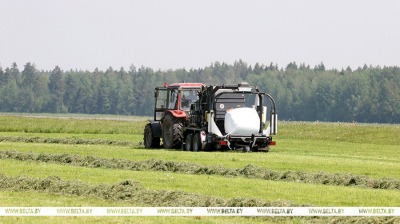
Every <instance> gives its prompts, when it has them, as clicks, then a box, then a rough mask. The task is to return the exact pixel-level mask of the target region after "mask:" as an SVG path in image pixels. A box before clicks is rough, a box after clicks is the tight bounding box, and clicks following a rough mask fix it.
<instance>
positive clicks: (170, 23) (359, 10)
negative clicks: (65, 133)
mask: <svg viewBox="0 0 400 224" xmlns="http://www.w3.org/2000/svg"><path fill="white" fill-rule="evenodd" d="M239 59H242V60H243V61H245V62H247V63H249V64H251V65H254V64H255V63H256V62H259V63H260V64H269V63H270V62H271V61H272V62H274V63H275V62H277V63H278V64H279V66H280V67H284V66H286V65H287V64H288V63H289V62H291V61H296V62H297V63H298V64H299V63H303V62H305V63H306V64H310V65H311V66H312V67H313V66H314V65H316V64H319V63H320V62H321V61H322V62H324V64H325V66H326V67H327V68H333V67H334V68H338V69H341V68H342V67H344V68H346V67H347V66H348V65H350V66H351V67H352V68H353V69H355V68H357V67H358V66H363V65H364V63H366V64H367V65H370V64H372V65H374V66H375V65H380V66H384V65H386V66H395V65H396V66H400V1H395V0H393V1H382V0H380V1H367V0H363V1H361V0H359V1H349V0H345V1H338V0H335V1H322V0H307V1H265V0H253V1H249V0H246V1H244V0H243V1H234V0H219V1H217V0H212V1H206V0H201V1H200V0H199V1H190V0H182V1H175V0H174V1H172V0H163V1H162V0H160V1H149V0H144V1H134V0H112V1H111V0H110V1H104V0H0V63H1V66H2V67H3V68H5V67H9V66H11V63H12V62H17V64H18V67H19V68H20V69H21V70H22V69H23V65H24V64H26V63H27V62H33V63H35V64H36V67H37V68H38V69H45V70H47V69H53V68H54V67H55V66H56V65H58V66H60V67H61V68H62V69H63V70H69V69H71V68H72V69H83V70H86V69H87V70H89V71H93V70H94V69H95V68H96V67H98V68H99V69H101V70H104V69H107V68H108V67H109V66H112V67H113V68H114V69H119V68H120V67H121V66H123V67H125V69H126V70H127V69H128V68H129V65H130V64H132V63H133V64H134V65H135V66H136V67H138V66H141V65H144V66H146V67H147V66H148V67H152V68H154V69H161V70H166V69H177V68H183V67H185V68H186V69H190V68H200V67H205V66H208V65H210V64H211V62H215V61H219V62H227V63H233V62H234V61H235V60H239Z"/></svg>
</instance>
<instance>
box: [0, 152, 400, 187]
mask: <svg viewBox="0 0 400 224" xmlns="http://www.w3.org/2000/svg"><path fill="white" fill-rule="evenodd" d="M0 158H1V159H16V160H20V161H36V162H52V163H57V164H64V165H72V166H81V167H89V168H105V169H121V170H133V171H165V172H175V173H186V174H198V175H217V176H225V177H245V178H252V179H264V180H274V181H289V182H301V183H311V184H324V185H332V186H351V187H363V188H373V189H389V190H400V180H397V179H391V178H384V179H372V178H369V177H367V176H357V175H353V174H338V173H337V174H331V173H326V172H319V173H311V172H306V171H275V170H270V169H264V168H260V167H257V166H254V165H251V164H249V165H247V166H246V167H244V168H241V169H235V168H225V167H222V166H203V165H199V164H193V163H183V162H177V161H164V160H160V159H151V160H145V161H132V160H127V159H115V158H114V159H109V158H101V157H99V156H96V155H89V156H86V157H83V156H81V155H76V154H75V155H71V154H67V153H63V154H49V153H41V154H37V153H35V152H26V153H23V152H19V151H16V150H8V151H4V150H0Z"/></svg>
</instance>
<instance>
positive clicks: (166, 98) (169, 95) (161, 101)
mask: <svg viewBox="0 0 400 224" xmlns="http://www.w3.org/2000/svg"><path fill="white" fill-rule="evenodd" d="M202 86H205V85H204V84H202V83H174V84H171V85H168V83H165V85H164V87H157V88H156V89H155V97H156V102H155V109H154V121H160V120H161V119H162V118H163V116H164V114H165V111H170V112H171V113H172V115H174V116H175V117H186V114H188V113H189V111H190V107H191V105H192V104H193V103H194V102H196V101H197V100H198V99H199V96H198V93H199V91H200V90H201V88H202Z"/></svg>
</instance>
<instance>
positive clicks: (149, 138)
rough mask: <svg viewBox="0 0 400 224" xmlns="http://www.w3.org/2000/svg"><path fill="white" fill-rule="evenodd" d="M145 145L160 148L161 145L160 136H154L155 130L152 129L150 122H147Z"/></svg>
mask: <svg viewBox="0 0 400 224" xmlns="http://www.w3.org/2000/svg"><path fill="white" fill-rule="evenodd" d="M143 141H144V147H145V148H147V149H148V148H159V147H160V138H156V137H154V136H153V130H152V129H151V125H150V124H146V126H145V127H144V138H143Z"/></svg>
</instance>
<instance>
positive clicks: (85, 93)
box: [0, 60, 400, 123]
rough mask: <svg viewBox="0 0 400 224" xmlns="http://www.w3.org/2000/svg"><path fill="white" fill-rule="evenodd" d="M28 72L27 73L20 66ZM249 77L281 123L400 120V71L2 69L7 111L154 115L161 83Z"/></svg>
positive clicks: (293, 66) (218, 66)
mask: <svg viewBox="0 0 400 224" xmlns="http://www.w3.org/2000/svg"><path fill="white" fill-rule="evenodd" d="M21 70H22V71H21ZM182 81H185V82H201V83H205V84H236V83H240V82H243V81H245V82H248V83H249V84H250V85H257V86H259V87H260V89H261V90H262V91H264V92H267V93H269V94H270V95H271V96H272V97H273V98H274V99H275V101H276V103H277V112H278V114H279V120H292V121H317V120H318V121H330V122H337V121H339V122H360V123H400V91H399V88H400V68H399V67H396V66H395V67H387V66H384V67H380V66H372V65H370V66H368V65H366V64H365V65H364V66H363V67H358V68H357V69H354V70H353V69H352V68H350V67H347V68H346V69H343V68H342V69H335V68H333V69H326V68H325V65H324V64H323V63H322V62H321V63H320V64H319V65H316V66H315V67H314V68H311V67H310V66H309V65H306V64H305V63H301V64H297V63H296V62H291V63H289V64H288V65H286V66H285V67H279V66H278V65H277V64H274V63H270V64H266V65H264V64H259V63H257V64H255V65H254V66H251V65H248V64H247V63H246V62H244V61H242V60H239V61H235V62H234V63H233V64H227V63H220V62H214V63H211V64H210V66H206V67H204V68H198V69H190V70H186V69H185V68H181V69H176V70H172V69H170V70H167V71H162V70H160V69H159V70H155V69H152V68H149V67H144V66H141V67H135V66H134V65H133V64H132V65H131V66H130V67H129V69H128V70H125V69H124V68H120V69H117V70H114V69H113V68H112V67H109V68H108V69H107V70H106V71H102V70H99V69H95V70H94V71H82V70H67V71H64V70H62V69H61V68H60V67H58V66H55V68H54V69H53V70H51V71H47V70H39V69H38V68H36V66H35V64H33V63H30V62H28V63H26V64H25V65H24V66H23V69H22V68H18V66H17V64H16V63H13V64H12V65H11V66H10V67H6V68H3V67H0V94H1V97H0V112H25V113H85V114H120V115H136V116H141V115H148V116H151V115H152V114H153V108H154V88H155V87H157V86H163V85H164V83H165V82H168V83H170V84H171V83H176V82H182Z"/></svg>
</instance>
